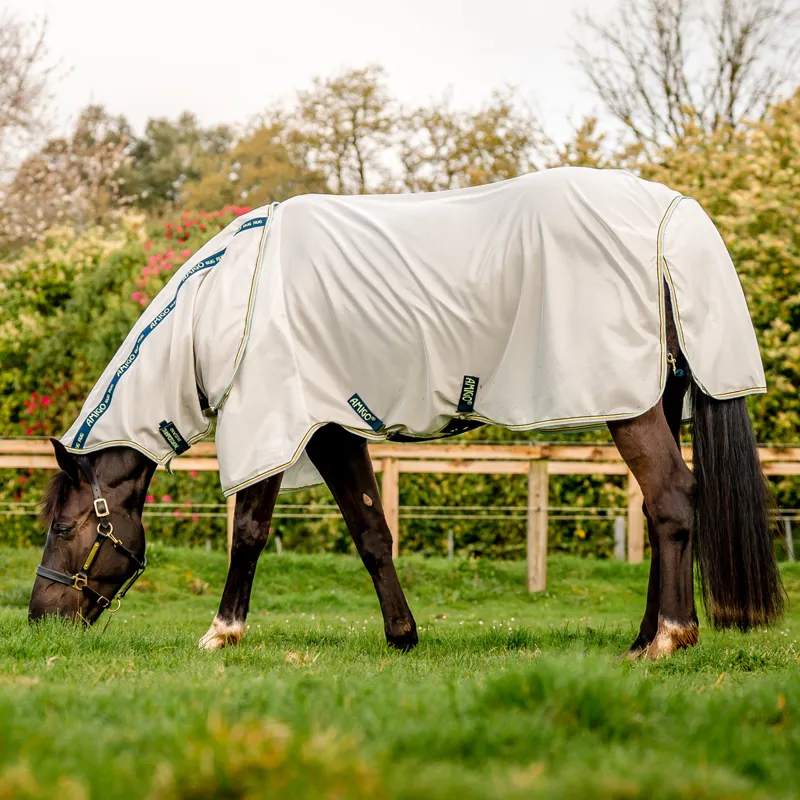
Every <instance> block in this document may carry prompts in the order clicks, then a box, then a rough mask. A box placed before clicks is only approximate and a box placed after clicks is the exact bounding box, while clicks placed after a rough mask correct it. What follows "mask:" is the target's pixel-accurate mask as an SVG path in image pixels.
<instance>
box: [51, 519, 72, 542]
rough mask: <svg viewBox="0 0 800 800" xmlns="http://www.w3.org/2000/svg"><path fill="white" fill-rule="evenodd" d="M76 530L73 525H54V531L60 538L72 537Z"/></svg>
mask: <svg viewBox="0 0 800 800" xmlns="http://www.w3.org/2000/svg"><path fill="white" fill-rule="evenodd" d="M74 532H75V529H74V528H73V527H72V526H71V525H64V524H61V523H56V524H55V525H53V533H54V534H55V535H56V536H58V538H59V539H71V538H72V534H73V533H74Z"/></svg>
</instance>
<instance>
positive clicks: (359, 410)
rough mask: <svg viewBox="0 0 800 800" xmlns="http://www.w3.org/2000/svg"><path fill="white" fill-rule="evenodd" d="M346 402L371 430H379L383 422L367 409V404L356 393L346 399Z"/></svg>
mask: <svg viewBox="0 0 800 800" xmlns="http://www.w3.org/2000/svg"><path fill="white" fill-rule="evenodd" d="M347 404H348V405H349V406H350V408H352V409H353V411H355V412H356V414H358V416H359V417H361V419H363V420H364V422H366V423H367V425H369V426H370V428H372V430H374V431H379V430H380V429H381V428H382V427H383V423H382V422H381V421H380V420H379V419H378V417H377V416H375V414H373V413H372V412H371V411H370V410H369V408H368V407H367V404H366V403H365V402H364V401H363V400H362V399H361V398H360V397H359V396H358V395H357V394H354V395H353V396H352V397H351V398H350V399H349V400H348V401H347Z"/></svg>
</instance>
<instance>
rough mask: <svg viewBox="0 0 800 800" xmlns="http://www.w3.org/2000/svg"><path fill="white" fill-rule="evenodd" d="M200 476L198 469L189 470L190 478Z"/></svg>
mask: <svg viewBox="0 0 800 800" xmlns="http://www.w3.org/2000/svg"><path fill="white" fill-rule="evenodd" d="M199 474H200V473H199V472H198V471H197V470H196V469H190V470H189V477H190V478H196V477H197V476H198V475H199Z"/></svg>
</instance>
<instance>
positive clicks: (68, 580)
mask: <svg viewBox="0 0 800 800" xmlns="http://www.w3.org/2000/svg"><path fill="white" fill-rule="evenodd" d="M80 466H81V469H82V470H83V473H84V475H85V476H86V479H87V480H88V481H89V485H90V486H91V487H92V494H93V495H94V502H93V506H94V513H95V516H96V517H97V519H98V522H97V536H96V537H95V540H94V543H93V544H92V548H91V550H89V555H88V556H86V560H85V561H84V562H83V566H82V567H81V569H80V571H79V572H76V573H75V574H74V575H69V574H68V573H66V572H58V571H57V570H54V569H49V568H48V567H43V566H42V565H41V564H40V565H39V566H38V567H36V574H37V575H39V576H40V577H42V578H47V580H50V581H55V582H56V583H63V584H64V585H65V586H71V587H72V588H73V589H77V591H79V592H83V593H84V594H87V595H90V596H91V597H92V598H93V599H94V601H95V602H96V603H97V605H99V606H100V608H104V609H105V608H108V607H109V606H110V605H111V602H112V601H113V600H115V599H116V601H117V607H116V608H115V609H114V611H118V610H119V607H120V605H121V604H122V598H123V597H125V595H126V594H127V592H128V589H130V588H131V586H133V584H134V583H136V579H137V578H138V577H139V576H140V575H141V574H142V573H143V572H144V570H145V567H147V556H144V557H143V560H142V561H140V560H139V558H138V557H137V556H136V554H135V553H133V552H132V551H131V550H129V549H128V548H127V547H125V545H124V544H123V543H122V542H121V541H120V540H119V539H117V537H116V536H114V526H113V525H112V524H111V523H110V522H108V521H107V520H106V519H105V517H107V516H108V515H109V513H110V512H109V510H108V503H107V502H106V499H105V498H104V497H103V494H102V492H101V491H100V486H99V484H98V483H97V478H96V477H95V475H94V471H93V470H92V468H91V466H90V465H86V466H84V465H83V464H81V465H80ZM104 542H111V544H112V545H113V546H114V549H115V550H116V551H117V552H118V553H122V554H123V555H126V556H127V557H128V558H129V559H130V560H131V561H133V563H134V564H136V570H135V572H134V573H133V575H132V576H131V577H130V578H128V579H127V580H126V581H123V582H122V584H121V585H120V586H119V587H118V588H117V589H116V590H115V591H114V592H113V593H112V595H111V597H106V596H105V595H102V594H100V592H98V591H96V590H95V589H93V588H92V587H91V586H89V568H90V567H91V566H92V563H93V562H94V560H95V558H96V557H97V554H98V552H100V548H101V547H102V546H103V543H104ZM109 613H114V612H113V611H112V612H109Z"/></svg>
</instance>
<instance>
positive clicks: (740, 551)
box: [692, 381, 785, 631]
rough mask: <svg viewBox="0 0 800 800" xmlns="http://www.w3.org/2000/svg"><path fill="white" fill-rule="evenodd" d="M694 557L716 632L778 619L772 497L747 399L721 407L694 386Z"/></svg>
mask: <svg viewBox="0 0 800 800" xmlns="http://www.w3.org/2000/svg"><path fill="white" fill-rule="evenodd" d="M692 424H693V434H692V438H693V451H694V455H693V459H694V474H695V479H696V481H697V487H696V496H695V524H694V550H695V558H696V560H697V565H698V571H699V573H700V584H701V587H702V592H703V601H704V603H705V607H706V611H707V613H708V615H709V617H710V619H711V621H712V622H713V624H714V626H715V627H717V628H731V627H737V628H739V629H740V630H743V631H745V630H747V629H748V628H752V627H754V626H758V625H766V624H768V623H770V622H774V621H775V620H777V619H779V618H780V617H781V615H782V614H783V611H784V605H785V593H784V590H783V586H782V584H781V578H780V573H779V571H778V564H777V562H776V560H775V551H774V549H773V538H774V530H773V525H774V523H773V519H774V515H773V509H774V500H773V498H772V493H771V491H770V488H769V484H768V483H767V479H766V478H765V477H764V473H763V471H762V470H761V463H760V461H759V458H758V451H757V449H756V439H755V434H754V433H753V426H752V423H751V422H750V416H749V414H748V413H747V405H746V403H745V399H744V398H743V397H736V398H733V399H730V400H715V399H714V398H713V397H709V396H708V395H707V394H705V392H703V391H702V389H700V388H699V387H698V386H697V384H696V383H695V381H692Z"/></svg>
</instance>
